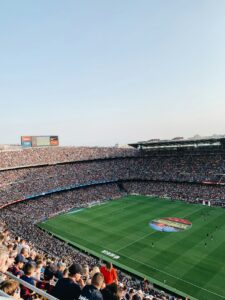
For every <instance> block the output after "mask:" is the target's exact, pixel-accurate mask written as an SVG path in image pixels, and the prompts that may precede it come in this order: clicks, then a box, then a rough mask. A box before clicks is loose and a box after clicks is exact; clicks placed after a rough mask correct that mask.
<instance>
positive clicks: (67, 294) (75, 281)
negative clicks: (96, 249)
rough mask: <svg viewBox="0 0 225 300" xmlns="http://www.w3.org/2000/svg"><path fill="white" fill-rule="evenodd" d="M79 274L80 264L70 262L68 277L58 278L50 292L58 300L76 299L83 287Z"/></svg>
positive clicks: (80, 271)
mask: <svg viewBox="0 0 225 300" xmlns="http://www.w3.org/2000/svg"><path fill="white" fill-rule="evenodd" d="M81 274H82V267H81V265H79V264H76V263H74V264H72V265H71V266H70V267H69V277H68V278H61V279H59V280H58V282H57V283H56V285H55V287H54V288H53V290H52V293H51V294H52V295H53V296H54V297H56V298H58V299H60V300H78V299H79V296H80V294H81V289H82V288H83V287H84V281H83V279H82V278H81Z"/></svg>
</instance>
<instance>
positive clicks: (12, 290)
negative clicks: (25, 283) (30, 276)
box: [0, 279, 20, 299]
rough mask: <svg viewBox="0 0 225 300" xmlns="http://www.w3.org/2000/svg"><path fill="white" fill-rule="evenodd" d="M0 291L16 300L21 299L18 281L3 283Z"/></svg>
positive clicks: (0, 285) (10, 280) (9, 280)
mask: <svg viewBox="0 0 225 300" xmlns="http://www.w3.org/2000/svg"><path fill="white" fill-rule="evenodd" d="M0 289H1V290H2V291H3V292H4V293H6V294H7V295H9V296H12V297H13V298H14V297H15V299H19V298H20V297H19V296H20V288H19V283H18V282H17V281H16V280H13V279H8V280H5V281H3V282H2V283H1V284H0Z"/></svg>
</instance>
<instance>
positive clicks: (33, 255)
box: [21, 248, 37, 260]
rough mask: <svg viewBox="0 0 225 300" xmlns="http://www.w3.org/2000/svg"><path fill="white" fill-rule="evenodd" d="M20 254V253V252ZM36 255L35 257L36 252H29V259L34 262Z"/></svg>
mask: <svg viewBox="0 0 225 300" xmlns="http://www.w3.org/2000/svg"><path fill="white" fill-rule="evenodd" d="M23 249H24V248H23ZM25 249H26V248H25ZM21 252H22V251H21ZM27 252H28V251H27ZM36 255H37V253H36V251H34V250H32V251H31V252H30V258H31V259H32V260H35V258H36Z"/></svg>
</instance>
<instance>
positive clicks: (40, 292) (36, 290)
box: [0, 272, 58, 300]
mask: <svg viewBox="0 0 225 300" xmlns="http://www.w3.org/2000/svg"><path fill="white" fill-rule="evenodd" d="M4 274H5V275H7V276H8V277H10V278H12V279H14V280H16V281H17V282H19V283H20V284H21V285H23V286H25V287H27V288H28V289H30V290H32V291H33V292H35V293H36V294H38V295H40V296H42V297H44V298H45V299H48V300H58V298H55V297H53V296H51V295H49V294H47V293H46V292H44V291H42V290H40V289H38V288H36V287H35V286H33V285H31V284H29V283H27V282H25V281H24V280H22V279H20V278H18V277H16V276H14V275H13V274H12V273H10V272H5V273H4ZM1 293H3V292H2V291H1ZM0 296H3V297H8V298H10V299H13V298H11V297H9V296H8V295H6V294H5V293H3V294H0Z"/></svg>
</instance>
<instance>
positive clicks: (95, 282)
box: [79, 273, 104, 300]
mask: <svg viewBox="0 0 225 300" xmlns="http://www.w3.org/2000/svg"><path fill="white" fill-rule="evenodd" d="M103 283H104V276H103V275H102V274H101V273H95V274H94V276H93V277H92V279H91V285H86V286H85V287H84V288H83V290H82V292H81V295H80V297H79V300H103V296H102V294H101V292H100V289H101V288H102V286H103Z"/></svg>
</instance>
